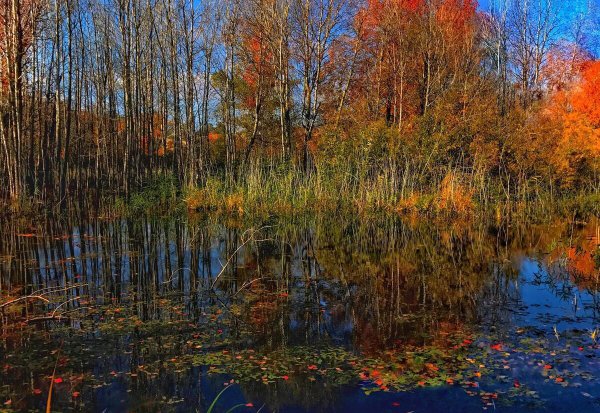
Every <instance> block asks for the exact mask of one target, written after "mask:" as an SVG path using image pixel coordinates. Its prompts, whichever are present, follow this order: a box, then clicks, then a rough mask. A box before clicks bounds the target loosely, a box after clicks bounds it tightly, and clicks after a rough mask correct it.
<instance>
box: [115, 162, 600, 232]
mask: <svg viewBox="0 0 600 413" xmlns="http://www.w3.org/2000/svg"><path fill="white" fill-rule="evenodd" d="M185 210H187V211H189V212H200V213H213V214H215V213H216V214H226V215H235V216H241V217H242V216H243V217H263V216H278V217H290V216H296V215H310V214H319V213H340V214H356V215H361V216H363V215H364V216H367V215H369V216H370V215H389V214H393V215H401V216H416V217H435V218H442V219H446V218H461V219H465V218H474V217H490V218H491V217H493V218H501V217H504V216H510V215H518V216H523V217H528V218H530V219H540V220H541V219H543V217H544V216H548V215H552V216H556V215H561V216H564V217H568V218H571V219H572V218H583V217H586V216H589V215H598V214H599V213H600V193H599V192H598V191H594V190H583V189H577V190H573V189H571V190H562V191H557V190H556V189H553V188H550V187H546V186H543V185H541V184H539V183H536V182H535V181H530V182H526V183H522V184H521V185H519V186H513V187H512V188H511V189H510V190H508V189H507V187H506V185H504V184H503V183H502V182H501V180H500V179H489V178H483V177H479V176H477V175H476V174H473V173H471V174H469V173H465V172H464V171H460V170H458V169H452V168H446V169H445V170H444V171H440V173H439V174H437V175H435V176H431V175H429V176H428V177H426V178H423V177H417V176H415V175H411V176H407V175H404V174H403V173H398V171H397V170H395V171H393V170H392V169H391V168H385V169H382V170H381V171H379V172H378V173H372V172H369V173H361V172H360V171H342V170H335V169H331V168H317V169H316V170H314V171H313V172H312V173H310V174H305V173H304V172H303V171H300V170H298V169H296V168H278V167H258V166H253V167H251V168H250V169H249V171H248V172H247V173H246V174H244V178H243V179H238V180H237V181H236V182H234V183H228V182H227V181H226V180H225V179H224V177H221V176H218V175H215V176H212V177H210V178H208V179H207V180H206V181H205V182H204V184H203V185H200V186H194V187H180V186H178V185H177V183H176V181H175V180H174V179H173V178H172V177H171V176H170V175H163V176H161V177H159V178H157V179H155V180H153V181H151V182H148V183H147V184H145V185H144V186H143V187H142V188H141V189H140V190H139V191H137V192H135V193H133V194H132V195H131V196H130V197H129V199H126V198H117V200H116V208H115V211H114V213H116V214H119V213H127V214H137V213H154V214H171V213H173V212H174V211H185Z"/></svg>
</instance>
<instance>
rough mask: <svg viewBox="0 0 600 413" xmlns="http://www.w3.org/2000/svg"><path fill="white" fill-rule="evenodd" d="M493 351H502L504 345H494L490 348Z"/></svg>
mask: <svg viewBox="0 0 600 413" xmlns="http://www.w3.org/2000/svg"><path fill="white" fill-rule="evenodd" d="M490 347H491V349H492V350H496V351H502V343H498V344H493V345H491V346H490Z"/></svg>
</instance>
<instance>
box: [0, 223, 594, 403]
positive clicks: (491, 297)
mask: <svg viewBox="0 0 600 413" xmlns="http://www.w3.org/2000/svg"><path fill="white" fill-rule="evenodd" d="M0 231H1V235H0V290H1V291H2V296H3V300H4V301H6V300H8V299H14V298H17V297H19V296H23V295H27V294H34V295H39V296H41V297H43V299H39V298H31V299H29V300H24V301H20V302H18V303H16V304H14V305H11V306H7V307H5V308H4V313H3V315H2V323H1V324H0V327H1V329H2V333H1V334H2V337H1V341H0V403H4V405H3V406H2V408H5V409H7V410H10V409H14V410H38V411H39V410H43V409H44V408H45V406H46V400H47V395H48V392H49V386H50V382H51V381H52V379H54V385H53V398H52V407H53V409H54V410H57V411H72V410H74V411H99V412H102V411H106V412H120V411H182V412H183V411H199V412H201V411H207V410H208V409H209V406H210V405H211V404H212V403H213V401H214V400H215V398H216V397H217V395H218V394H219V393H220V392H221V391H222V390H223V389H224V388H226V387H227V390H225V391H224V392H223V393H222V395H221V396H220V397H219V398H218V399H217V402H216V404H215V406H214V408H213V412H215V411H220V412H226V411H228V410H229V409H231V408H234V407H235V406H238V407H236V408H235V410H233V411H240V412H256V411H261V412H312V411H318V412H364V411H382V412H385V411H390V412H409V411H414V412H432V411H445V412H471V411H482V410H490V411H511V412H514V411H516V412H546V411H547V412H550V411H552V412H561V411H565V412H566V411H569V412H572V411H578V412H593V411H599V410H600V403H599V400H600V399H599V398H600V391H599V390H598V389H599V388H600V387H599V386H598V385H599V384H600V364H599V360H600V359H599V358H598V356H599V348H600V347H598V345H597V344H596V335H595V334H594V330H595V329H596V328H597V327H598V311H599V310H600V301H599V300H598V299H599V297H598V293H597V291H598V286H599V283H598V281H599V280H598V277H599V275H600V270H599V267H600V265H599V264H600V255H599V254H598V223H597V222H596V221H595V220H590V221H589V222H580V223H569V222H565V221H561V220H557V221H556V222H555V223H551V224H544V225H539V224H538V225H534V224H524V223H517V222H500V223H494V224H489V223H486V224H480V223H476V222H433V221H427V222H424V221H416V222H415V221H411V220H402V219H399V218H388V219H373V220H362V219H358V218H356V217H344V218H341V217H335V216H329V217H326V216H323V217H317V218H312V219H297V220H296V221H295V222H289V221H288V222H280V221H278V220H276V219H272V220H268V221H265V222H252V223H249V222H244V221H240V220H235V219H230V218H222V217H221V218H217V217H211V216H208V217H207V216H196V217H180V216H176V217H171V218H163V219H157V218H147V217H135V218H130V219H122V218H111V217H100V218H94V217H88V216H85V215H84V214H77V216H75V217H68V218H67V217H63V218H52V219H40V220H39V221H35V222H31V221H29V222H27V221H26V222H23V221H17V220H9V221H6V222H3V223H2V224H1V227H0ZM46 300H48V301H46ZM596 334H597V333H596ZM598 339H600V337H598ZM55 368H56V372H55V374H54V376H53V371H54V369H55ZM574 409H575V410H574Z"/></svg>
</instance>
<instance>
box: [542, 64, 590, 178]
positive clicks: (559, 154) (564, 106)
mask: <svg viewBox="0 0 600 413" xmlns="http://www.w3.org/2000/svg"><path fill="white" fill-rule="evenodd" d="M563 67H565V68H567V70H569V69H568V66H567V65H564V66H563ZM580 67H581V70H580V72H579V74H578V76H572V77H573V80H572V81H571V82H570V84H567V85H564V86H563V87H562V88H559V89H558V90H557V91H556V92H555V93H554V94H553V95H552V96H551V98H550V99H549V100H548V102H547V105H546V108H545V110H544V111H543V114H542V118H543V119H542V120H543V121H547V122H555V123H558V126H559V129H558V131H557V137H556V142H555V148H554V149H555V151H554V153H553V156H552V158H551V162H552V163H553V165H554V166H555V168H556V171H557V172H558V174H559V176H558V178H560V179H561V180H562V181H563V183H564V184H566V185H567V186H572V185H574V184H575V183H576V177H577V176H586V175H589V172H598V171H599V170H600V61H588V62H585V63H583V64H581V65H580ZM544 118H545V119H544ZM586 172H587V173H586Z"/></svg>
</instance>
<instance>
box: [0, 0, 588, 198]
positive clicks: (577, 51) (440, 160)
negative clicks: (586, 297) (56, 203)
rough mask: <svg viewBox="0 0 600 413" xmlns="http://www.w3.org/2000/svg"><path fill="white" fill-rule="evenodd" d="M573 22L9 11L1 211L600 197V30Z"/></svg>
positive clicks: (87, 5) (552, 7)
mask: <svg viewBox="0 0 600 413" xmlns="http://www.w3.org/2000/svg"><path fill="white" fill-rule="evenodd" d="M561 7H565V6H563V5H561V4H559V3H558V2H554V1H553V0H504V1H497V2H493V4H492V5H491V6H490V7H486V8H485V9H484V8H482V7H480V6H479V5H478V4H477V2H476V1H475V0H189V1H184V0H1V4H0V79H1V86H0V114H1V117H2V119H1V122H0V139H1V141H0V196H1V197H3V198H5V199H21V198H40V199H49V198H55V199H63V198H65V197H66V196H68V195H72V194H75V193H82V192H86V191H88V190H95V191H98V192H103V191H107V192H116V193H122V194H128V193H130V192H131V191H133V190H135V189H136V188H139V187H141V186H143V185H144V183H145V182H148V181H149V180H151V179H154V178H155V177H157V176H164V175H165V174H167V175H168V176H170V177H172V179H173V180H174V181H175V182H176V184H177V186H178V187H180V188H193V187H197V188H202V187H203V186H205V185H207V182H211V181H212V180H219V181H220V182H223V183H224V185H234V184H240V183H247V184H248V185H250V183H249V182H250V181H252V179H268V178H265V177H271V178H269V179H277V178H276V177H277V176H279V177H281V176H284V175H285V174H284V173H283V172H281V171H290V170H293V171H294V176H295V177H296V178H297V179H304V178H302V177H311V176H314V175H315V174H318V175H319V176H321V177H322V176H327V177H329V178H328V179H331V180H333V181H335V182H338V187H337V188H338V189H339V190H352V189H351V188H359V187H360V188H362V187H369V188H376V187H378V185H380V183H381V182H382V181H383V182H384V183H385V185H384V186H385V187H386V190H385V194H386V195H384V196H389V194H396V195H393V196H395V199H396V200H408V199H410V198H411V197H412V196H414V195H415V194H418V193H422V192H424V191H427V189H428V188H431V187H436V188H440V193H441V195H440V196H441V197H442V198H441V199H440V202H442V201H443V192H444V188H445V187H449V186H452V187H454V185H455V184H456V185H461V186H462V187H463V188H464V190H463V195H465V196H466V197H468V198H472V197H473V196H475V195H476V194H478V195H477V196H481V194H483V193H488V192H490V191H491V189H490V188H492V187H493V188H495V189H494V191H495V192H496V193H497V194H500V195H501V196H505V195H506V194H508V196H509V197H510V196H512V195H513V194H517V193H518V194H523V193H526V196H529V195H527V194H529V193H530V192H528V191H531V188H532V187H535V188H536V189H535V190H536V191H538V190H540V189H542V190H550V191H558V190H560V191H573V190H587V191H596V190H597V189H598V187H599V184H600V176H599V172H600V62H599V61H597V60H596V56H595V51H596V50H597V48H598V45H597V44H596V43H595V40H596V35H597V33H598V24H597V23H598V22H597V21H595V20H598V17H597V16H598V14H597V13H596V12H597V10H596V9H595V8H594V4H593V2H588V5H587V6H586V7H584V8H581V10H579V9H578V10H579V11H578V12H577V13H575V14H574V15H571V16H570V17H569V18H567V17H565V16H566V14H565V13H564V12H563V11H561ZM572 14H573V13H572ZM257 174H258V175H259V176H260V177H261V178H256V176H257ZM298 177H299V178H298ZM348 177H350V178H348ZM296 178H295V179H296ZM282 179H283V178H282ZM257 186H258V187H260V185H257Z"/></svg>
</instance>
